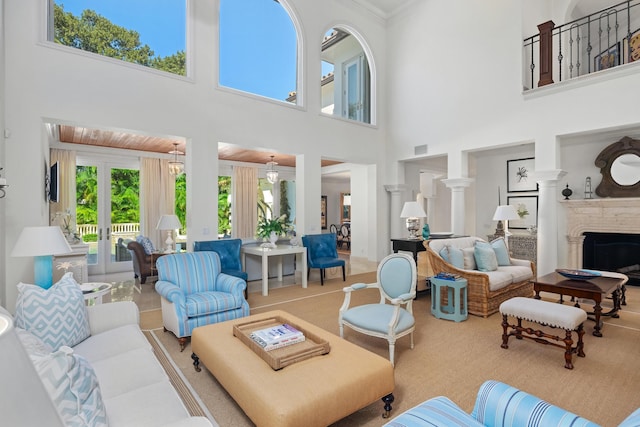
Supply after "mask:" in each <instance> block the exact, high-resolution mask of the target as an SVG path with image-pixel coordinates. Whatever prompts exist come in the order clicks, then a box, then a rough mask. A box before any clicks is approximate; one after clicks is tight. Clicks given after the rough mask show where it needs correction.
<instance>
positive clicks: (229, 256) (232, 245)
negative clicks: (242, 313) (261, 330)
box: [193, 239, 248, 298]
mask: <svg viewBox="0 0 640 427" xmlns="http://www.w3.org/2000/svg"><path fill="white" fill-rule="evenodd" d="M241 247H242V240H241V239H220V240H202V241H199V242H194V243H193V251H194V252H199V251H213V252H215V253H217V254H218V256H219V257H220V265H221V266H222V272H223V273H224V274H228V275H230V276H236V277H239V278H241V279H242V280H244V281H245V282H246V281H247V277H248V276H247V273H246V272H244V271H242V261H241V258H240V248H241ZM244 297H245V298H247V297H248V295H247V289H245V290H244Z"/></svg>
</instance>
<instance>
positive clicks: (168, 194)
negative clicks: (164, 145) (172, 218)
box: [140, 158, 176, 249]
mask: <svg viewBox="0 0 640 427" xmlns="http://www.w3.org/2000/svg"><path fill="white" fill-rule="evenodd" d="M175 205H176V180H175V176H174V175H171V173H169V160H166V159H151V158H142V159H141V161H140V234H142V235H143V236H147V237H149V239H151V241H152V242H153V246H154V247H155V248H156V249H161V248H162V247H163V246H164V241H165V239H166V237H167V236H166V231H164V232H162V231H161V230H156V225H157V224H158V220H159V219H160V217H161V216H162V215H165V214H174V213H175Z"/></svg>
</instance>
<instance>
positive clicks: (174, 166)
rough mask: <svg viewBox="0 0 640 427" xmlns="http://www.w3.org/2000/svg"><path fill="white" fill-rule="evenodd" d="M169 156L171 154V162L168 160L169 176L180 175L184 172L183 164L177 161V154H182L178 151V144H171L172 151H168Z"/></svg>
mask: <svg viewBox="0 0 640 427" xmlns="http://www.w3.org/2000/svg"><path fill="white" fill-rule="evenodd" d="M169 154H173V160H169V172H170V173H171V175H180V174H181V173H183V172H184V163H183V162H181V161H180V160H178V154H184V153H183V152H182V151H180V150H178V143H177V142H174V143H173V150H171V151H169Z"/></svg>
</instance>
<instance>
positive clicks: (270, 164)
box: [267, 156, 278, 184]
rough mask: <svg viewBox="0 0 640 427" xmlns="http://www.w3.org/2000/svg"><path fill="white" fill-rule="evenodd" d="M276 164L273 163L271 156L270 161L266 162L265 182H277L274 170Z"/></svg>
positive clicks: (276, 172) (276, 174)
mask: <svg viewBox="0 0 640 427" xmlns="http://www.w3.org/2000/svg"><path fill="white" fill-rule="evenodd" d="M277 164H278V163H276V162H274V161H273V156H271V161H270V162H267V181H269V182H270V183H271V184H275V183H276V182H278V171H277V170H276V169H275V166H276V165H277Z"/></svg>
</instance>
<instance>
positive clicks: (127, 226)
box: [76, 222, 140, 237]
mask: <svg viewBox="0 0 640 427" xmlns="http://www.w3.org/2000/svg"><path fill="white" fill-rule="evenodd" d="M111 227H112V231H111V234H112V235H113V236H114V237H123V236H127V237H135V236H136V235H138V234H140V223H139V222H129V223H122V224H111ZM76 229H77V233H78V236H80V237H82V236H85V235H87V234H98V225H97V224H78V226H77V227H76Z"/></svg>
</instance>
